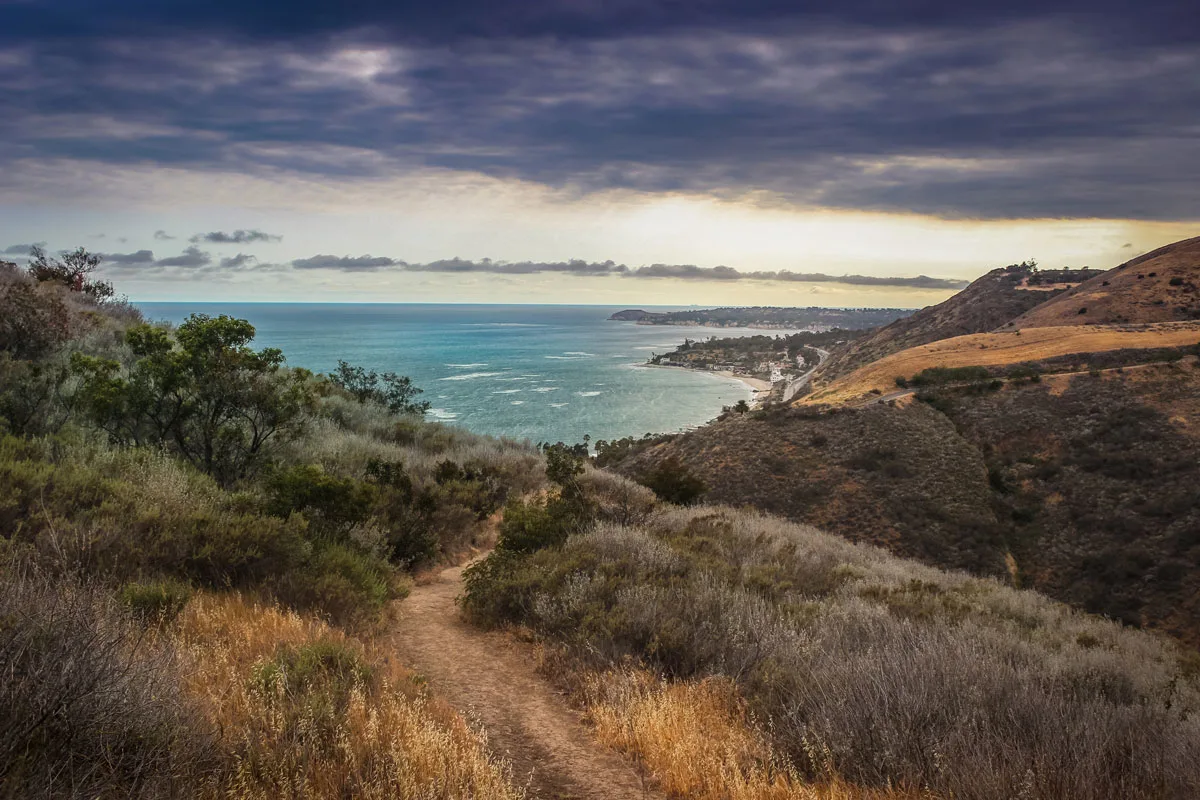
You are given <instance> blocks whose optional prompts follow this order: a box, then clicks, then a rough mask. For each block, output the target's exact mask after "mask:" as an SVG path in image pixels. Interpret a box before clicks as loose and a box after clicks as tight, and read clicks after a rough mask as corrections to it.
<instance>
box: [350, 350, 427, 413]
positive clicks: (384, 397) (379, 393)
mask: <svg viewBox="0 0 1200 800" xmlns="http://www.w3.org/2000/svg"><path fill="white" fill-rule="evenodd" d="M329 379H330V380H331V381H333V382H334V383H335V384H337V385H338V386H340V387H341V388H343V389H345V390H346V391H347V392H349V393H350V394H351V395H353V396H354V399H355V400H357V401H358V402H360V403H379V404H380V405H382V406H386V407H387V408H388V410H389V411H391V412H392V413H394V414H418V415H424V414H425V412H426V411H428V410H429V403H427V402H417V401H416V400H415V398H416V396H417V395H419V394H421V393H422V390H421V389H418V388H417V387H416V386H413V382H412V379H411V378H409V377H408V376H407V375H397V374H396V373H394V372H385V373H383V374H382V375H380V374H379V373H377V372H375V371H374V370H370V371H368V370H367V369H365V368H363V367H358V366H354V365H353V364H350V363H349V362H346V361H341V360H339V361H338V365H337V369H336V370H334V372H333V374H332V375H330V376H329Z"/></svg>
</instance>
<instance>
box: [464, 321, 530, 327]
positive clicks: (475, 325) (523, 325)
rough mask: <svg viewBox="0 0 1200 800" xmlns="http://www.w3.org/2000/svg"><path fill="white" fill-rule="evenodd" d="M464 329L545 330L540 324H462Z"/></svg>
mask: <svg viewBox="0 0 1200 800" xmlns="http://www.w3.org/2000/svg"><path fill="white" fill-rule="evenodd" d="M460 324H461V325H462V326H463V327H464V328H545V327H547V326H546V324H545V323H542V322H463V323H460Z"/></svg>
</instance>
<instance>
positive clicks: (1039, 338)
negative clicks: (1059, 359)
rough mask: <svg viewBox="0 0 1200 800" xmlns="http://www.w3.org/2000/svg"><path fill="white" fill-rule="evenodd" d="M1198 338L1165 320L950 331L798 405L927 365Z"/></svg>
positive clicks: (890, 385)
mask: <svg viewBox="0 0 1200 800" xmlns="http://www.w3.org/2000/svg"><path fill="white" fill-rule="evenodd" d="M1197 341H1200V325H1198V324H1197V323H1194V322H1167V323H1161V324H1155V325H1138V326H1132V325H1073V326H1061V327H1052V328H1024V329H1022V330H1021V331H1020V333H1019V335H1018V334H1017V333H1015V332H1014V333H1007V332H1006V333H975V334H971V335H969V336H955V337H954V338H951V339H943V340H941V341H937V342H932V343H930V344H925V345H921V346H920V347H911V348H909V349H907V350H902V351H900V352H899V353H893V354H892V355H890V356H886V357H884V358H881V359H879V360H878V361H875V362H872V363H870V364H867V365H866V366H865V367H861V368H859V369H857V370H855V371H854V372H851V373H850V374H849V375H846V376H844V377H842V378H840V379H838V380H836V381H834V382H833V383H832V384H830V385H829V386H827V387H825V388H824V389H822V390H821V391H818V392H816V393H814V394H812V395H810V396H808V397H805V398H803V399H802V400H800V404H804V405H812V404H827V403H834V404H836V403H848V402H853V401H855V400H858V399H861V398H864V397H866V396H868V395H869V394H870V392H871V390H873V389H876V390H878V391H880V392H882V393H887V392H891V391H895V389H896V378H897V377H904V378H911V377H912V376H913V375H916V374H917V373H918V372H920V371H921V370H923V369H928V368H930V367H970V366H1000V365H1004V364H1017V363H1020V362H1022V361H1035V360H1038V359H1043V358H1053V357H1055V356H1064V355H1071V354H1074V353H1097V352H1103V351H1106V350H1121V349H1124V348H1131V349H1141V348H1153V347H1180V346H1183V345H1190V344H1195V343H1196V342H1197Z"/></svg>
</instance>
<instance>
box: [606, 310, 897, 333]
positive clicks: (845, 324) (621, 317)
mask: <svg viewBox="0 0 1200 800" xmlns="http://www.w3.org/2000/svg"><path fill="white" fill-rule="evenodd" d="M913 311H914V310H913V309H908V308H819V307H816V306H810V307H808V308H781V307H777V306H751V307H743V308H710V309H696V310H688V311H662V312H656V311H644V310H642V309H637V308H627V309H625V310H624V311H618V312H617V313H615V314H613V315H612V316H611V317H609V319H610V320H616V321H619V322H634V323H637V324H638V325H698V326H703V327H707V328H775V329H788V330H801V329H804V330H830V329H832V328H844V329H848V330H860V329H862V328H875V327H878V326H880V325H887V324H889V323H892V322H895V321H896V320H898V319H902V318H904V317H907V316H909V315H911V314H912V313H913Z"/></svg>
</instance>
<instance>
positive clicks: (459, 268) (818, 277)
mask: <svg viewBox="0 0 1200 800" xmlns="http://www.w3.org/2000/svg"><path fill="white" fill-rule="evenodd" d="M292 266H293V267H295V268H297V269H332V270H344V271H348V272H362V271H366V270H377V269H386V268H389V267H394V268H396V269H400V270H403V271H405V272H449V273H456V274H462V273H486V274H491V275H533V274H537V273H542V272H551V273H562V274H567V275H579V276H583V277H601V276H617V277H625V278H675V279H682V280H696V281H785V282H793V283H845V284H852V285H856V286H895V287H901V286H903V287H910V288H919V289H961V288H963V287H964V286H966V285H967V282H966V281H958V280H945V279H942V278H930V277H927V276H925V275H919V276H917V277H915V278H901V277H875V276H871V275H826V274H824V273H819V272H790V271H788V270H780V271H766V272H764V271H757V272H741V271H739V270H736V269H734V268H733V267H725V266H718V267H698V266H695V265H693V264H650V265H648V266H644V267H628V266H626V265H625V264H618V263H616V262H615V261H600V262H589V261H582V260H579V259H573V260H571V261H518V262H506V261H493V260H492V259H490V258H484V259H480V260H479V261H468V260H466V259H462V258H450V259H444V260H441V261H431V262H429V263H427V264H412V263H409V262H407V261H398V260H396V259H392V258H388V257H386V256H358V257H357V258H352V257H350V256H340V257H339V256H330V255H318V256H313V257H312V258H302V259H298V260H296V261H293V262H292Z"/></svg>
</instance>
